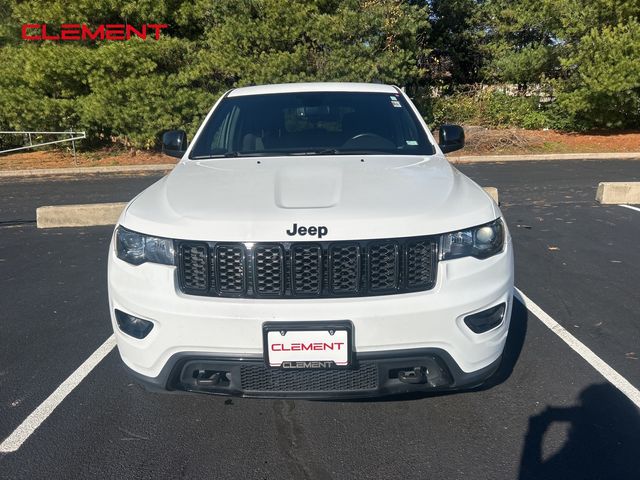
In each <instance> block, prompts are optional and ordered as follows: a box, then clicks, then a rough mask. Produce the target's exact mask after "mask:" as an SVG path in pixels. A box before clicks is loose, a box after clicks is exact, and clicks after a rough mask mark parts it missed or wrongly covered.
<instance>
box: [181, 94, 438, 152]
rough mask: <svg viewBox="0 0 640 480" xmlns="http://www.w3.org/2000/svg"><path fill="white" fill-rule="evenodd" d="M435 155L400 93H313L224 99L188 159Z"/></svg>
mask: <svg viewBox="0 0 640 480" xmlns="http://www.w3.org/2000/svg"><path fill="white" fill-rule="evenodd" d="M434 153H435V151H434V148H433V145H432V144H431V142H430V141H429V139H428V137H427V135H426V133H425V132H424V130H423V128H422V126H421V124H420V123H419V122H418V119H417V118H416V117H415V115H414V114H413V111H412V110H411V108H410V106H409V105H408V104H407V102H406V101H405V100H404V98H403V97H402V96H401V95H390V94H388V93H354V92H312V93H279V94H265V95H247V96H239V97H227V98H224V99H223V100H222V101H221V102H220V104H219V105H218V107H217V108H216V110H215V111H214V112H213V115H212V116H211V117H210V118H209V120H208V122H207V124H206V125H205V127H204V129H203V131H202V134H201V135H200V136H199V137H198V139H197V141H196V143H195V145H194V146H193V149H192V150H191V154H190V158H192V159H203V158H215V157H233V156H269V155H324V154H332V155H339V154H344V155H349V154H398V155H432V154H434Z"/></svg>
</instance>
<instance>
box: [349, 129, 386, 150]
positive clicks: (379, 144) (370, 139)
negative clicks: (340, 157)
mask: <svg viewBox="0 0 640 480" xmlns="http://www.w3.org/2000/svg"><path fill="white" fill-rule="evenodd" d="M342 146H343V147H350V148H363V149H367V148H371V149H376V148H380V149H383V150H386V149H395V148H396V145H395V144H394V143H393V142H392V141H391V140H389V139H388V138H384V137H383V136H382V135H378V134H376V133H370V132H365V133H359V134H357V135H354V136H353V137H351V138H350V139H349V140H347V141H346V142H344V144H343V145H342Z"/></svg>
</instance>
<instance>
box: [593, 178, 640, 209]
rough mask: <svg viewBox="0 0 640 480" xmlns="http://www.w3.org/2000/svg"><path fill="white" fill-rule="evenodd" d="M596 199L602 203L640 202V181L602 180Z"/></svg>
mask: <svg viewBox="0 0 640 480" xmlns="http://www.w3.org/2000/svg"><path fill="white" fill-rule="evenodd" d="M596 200H597V201H598V202H600V203H602V204H621V203H625V204H629V203H630V204H640V182H600V183H599V184H598V191H597V193H596Z"/></svg>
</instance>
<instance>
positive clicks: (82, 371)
mask: <svg viewBox="0 0 640 480" xmlns="http://www.w3.org/2000/svg"><path fill="white" fill-rule="evenodd" d="M115 345H116V339H115V337H114V336H113V335H111V336H110V337H109V338H107V340H106V341H105V342H104V343H103V344H102V345H100V347H98V349H97V350H96V351H95V352H93V353H92V354H91V356H90V357H89V358H87V359H86V360H85V361H84V363H83V364H82V365H80V366H79V367H78V368H77V369H76V371H75V372H73V373H72V374H71V375H69V378H67V379H66V380H65V381H64V382H62V384H61V385H60V386H59V387H58V388H56V389H55V390H54V392H53V393H52V394H51V395H49V397H48V398H47V399H46V400H45V401H44V402H42V403H41V404H40V406H39V407H38V408H36V409H35V410H34V411H33V412H32V413H31V415H29V416H28V417H27V418H26V419H25V420H24V421H23V422H22V423H21V424H20V426H19V427H18V428H16V429H15V430H14V431H13V433H12V434H11V435H9V436H8V437H7V438H6V439H5V441H4V442H2V443H1V444H0V453H9V452H15V451H16V450H18V449H19V448H20V446H21V445H22V444H23V443H24V442H25V441H26V440H27V438H29V437H30V436H31V434H32V433H33V432H34V431H35V430H36V429H37V428H38V427H39V426H40V425H41V424H42V422H44V421H45V420H46V419H47V417H48V416H49V415H51V413H53V411H54V410H55V409H56V408H57V407H58V405H60V403H61V402H62V401H63V400H64V399H65V397H66V396H67V395H69V394H70V393H71V392H72V391H73V389H74V388H76V387H77V386H78V385H79V384H80V382H82V380H84V378H85V377H86V376H87V375H88V374H89V373H90V372H91V370H93V369H94V368H95V366H96V365H98V364H99V363H100V362H101V361H102V359H103V358H104V357H106V356H107V354H108V353H109V352H110V351H111V350H113V347H115Z"/></svg>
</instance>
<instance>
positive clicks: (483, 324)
mask: <svg viewBox="0 0 640 480" xmlns="http://www.w3.org/2000/svg"><path fill="white" fill-rule="evenodd" d="M506 309H507V304H506V303H501V304H499V305H496V306H495V307H491V308H489V309H487V310H483V311H482V312H478V313H474V314H473V315H469V316H468V317H464V323H466V325H467V327H469V328H470V329H471V331H472V332H473V333H484V332H486V331H488V330H491V329H492V328H495V327H497V326H498V325H500V323H502V319H503V318H504V312H505V311H506Z"/></svg>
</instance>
